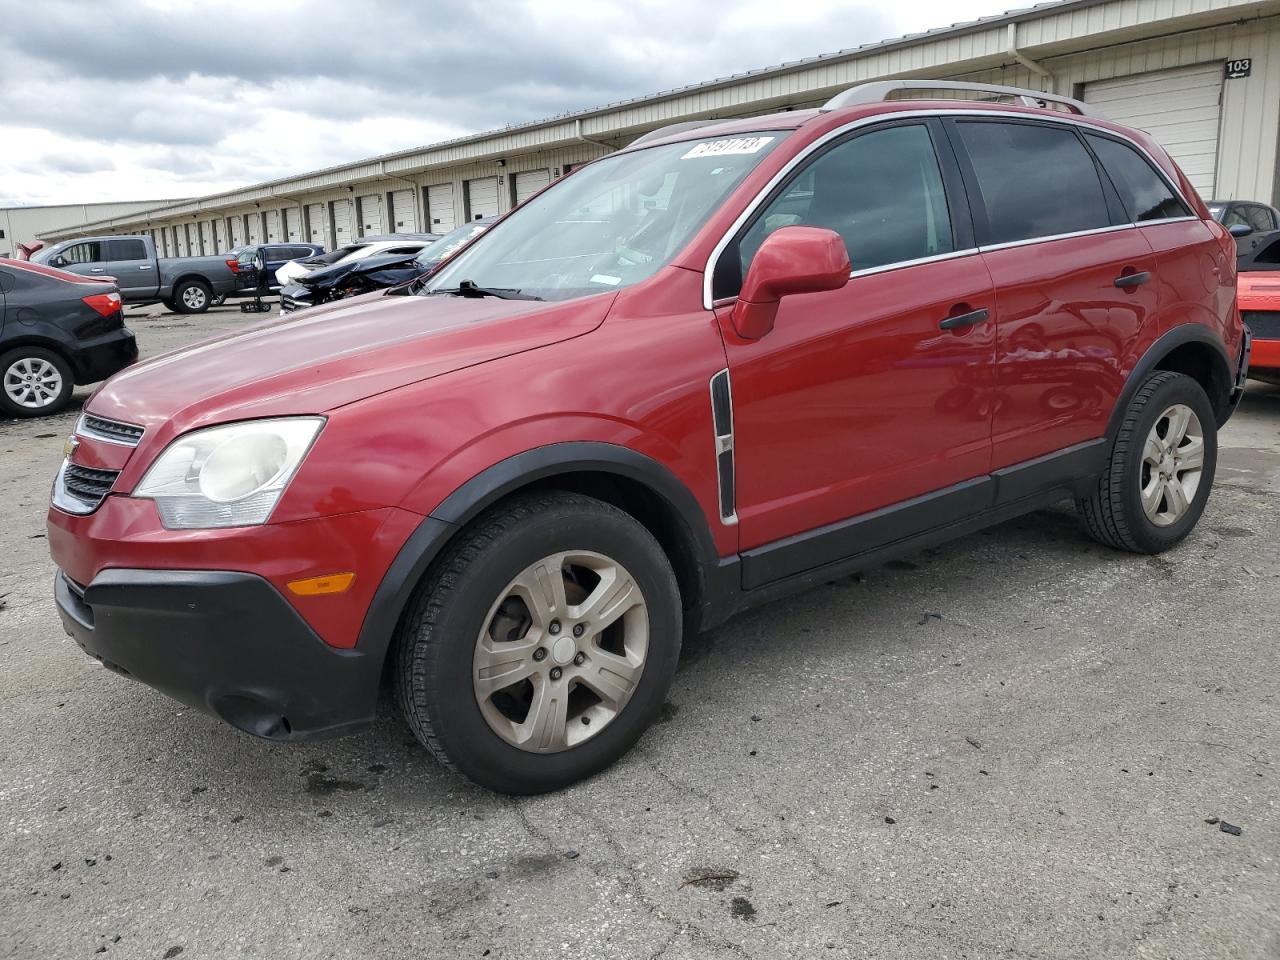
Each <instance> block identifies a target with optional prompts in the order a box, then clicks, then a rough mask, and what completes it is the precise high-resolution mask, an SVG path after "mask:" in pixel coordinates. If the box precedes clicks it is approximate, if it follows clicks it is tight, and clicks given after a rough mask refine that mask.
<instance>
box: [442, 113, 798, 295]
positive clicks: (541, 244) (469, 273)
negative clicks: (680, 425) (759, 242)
mask: <svg viewBox="0 0 1280 960" xmlns="http://www.w3.org/2000/svg"><path fill="white" fill-rule="evenodd" d="M784 136H785V133H784V132H766V133H757V134H751V135H748V136H739V137H724V138H717V139H709V140H692V141H683V142H681V143H672V144H667V145H666V146H661V147H650V148H648V149H645V150H637V151H635V152H634V153H623V154H618V155H616V156H612V157H606V158H604V159H603V160H599V161H597V162H595V163H592V164H591V165H589V166H587V167H584V168H583V169H582V170H580V171H578V172H576V173H573V174H572V175H570V176H568V177H566V178H565V179H564V180H561V181H560V182H559V183H557V184H554V185H553V186H552V187H551V188H550V189H549V190H545V191H543V192H542V193H540V194H538V195H537V196H536V197H534V198H533V199H531V200H529V201H528V202H526V203H525V204H524V205H523V206H521V207H519V208H518V209H516V210H514V211H513V212H512V213H511V214H510V215H509V216H508V217H507V218H506V219H505V220H503V221H502V224H501V226H499V227H497V228H496V229H494V230H493V231H492V232H491V233H489V234H486V235H485V236H484V237H482V238H481V239H479V240H477V241H476V242H475V243H474V244H472V245H471V246H469V247H468V248H467V249H466V250H464V251H462V252H461V253H459V254H458V256H457V257H456V258H454V260H453V261H452V262H451V263H449V264H447V265H445V266H444V267H443V268H441V270H440V272H439V273H438V274H436V275H435V276H434V277H433V278H432V279H431V280H430V281H428V283H427V285H426V287H425V288H424V291H423V292H424V293H427V294H432V293H453V292H457V291H459V290H465V289H466V288H468V287H470V288H471V289H472V293H471V295H474V290H475V288H480V289H482V290H487V291H490V292H493V293H495V294H497V295H502V294H503V293H514V294H518V295H520V296H523V297H536V298H538V299H543V300H568V299H571V298H573V297H581V296H586V295H588V294H592V293H599V292H601V291H604V290H616V289H618V288H620V287H625V286H629V285H630V284H633V283H638V282H640V281H641V280H644V279H646V278H648V277H650V276H651V275H653V274H654V273H655V272H657V270H658V269H659V268H660V267H662V266H664V265H665V264H667V263H668V262H670V260H671V258H672V257H674V256H675V255H676V254H677V253H678V252H679V251H680V250H681V248H682V247H684V245H685V244H686V243H688V241H689V238H690V237H692V236H693V234H694V232H695V231H696V230H697V229H698V228H699V227H701V226H702V224H703V223H704V222H706V219H707V217H708V216H710V215H711V213H712V211H714V210H715V209H716V207H718V206H719V205H720V203H721V202H722V201H723V200H724V198H725V196H726V195H727V194H728V193H729V191H730V190H732V189H733V188H734V187H735V186H736V185H737V184H738V183H739V182H740V181H741V180H742V178H743V177H744V176H746V174H747V173H748V171H750V170H751V169H752V168H753V167H755V166H756V165H757V164H758V163H759V162H760V161H761V160H762V159H763V158H764V157H765V156H767V155H768V154H769V152H770V151H771V150H773V148H774V147H776V146H777V145H778V143H779V142H780V141H781V140H782V138H783V137H784Z"/></svg>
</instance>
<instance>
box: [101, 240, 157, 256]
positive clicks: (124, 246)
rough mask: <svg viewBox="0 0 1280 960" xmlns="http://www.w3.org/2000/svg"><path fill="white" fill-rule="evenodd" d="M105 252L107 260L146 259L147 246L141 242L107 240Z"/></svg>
mask: <svg viewBox="0 0 1280 960" xmlns="http://www.w3.org/2000/svg"><path fill="white" fill-rule="evenodd" d="M107 251H108V253H107V259H109V260H145V259H147V245H146V244H145V243H143V242H142V241H141V240H109V241H108V242H107Z"/></svg>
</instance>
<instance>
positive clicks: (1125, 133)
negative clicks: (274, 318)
mask: <svg viewBox="0 0 1280 960" xmlns="http://www.w3.org/2000/svg"><path fill="white" fill-rule="evenodd" d="M907 86H910V87H925V88H930V87H946V88H947V89H948V91H950V90H951V89H953V85H947V84H929V83H925V84H920V83H910V84H907V83H905V82H890V83H887V84H884V83H881V84H871V85H864V86H861V87H857V88H854V89H852V90H850V91H847V92H846V93H844V94H841V95H840V96H837V97H836V98H835V99H834V100H832V101H831V102H830V103H828V104H827V105H826V106H825V107H824V108H822V109H818V110H804V111H795V112H788V113H781V114H775V115H772V116H764V117H752V118H749V119H737V120H727V121H719V122H714V123H708V124H702V125H689V124H682V125H679V126H678V127H677V128H674V129H668V130H659V131H656V132H654V133H651V134H649V135H647V136H645V137H642V138H641V139H640V140H638V141H637V142H635V143H633V144H632V145H631V146H630V147H628V148H627V149H625V150H621V151H619V152H617V153H614V154H611V155H609V156H607V157H604V158H603V159H600V160H598V161H596V162H594V163H592V164H590V165H588V166H585V167H583V168H581V169H579V170H576V171H574V173H573V174H572V175H570V176H568V177H565V178H564V179H562V180H560V181H557V182H555V183H554V184H553V185H552V186H550V187H549V188H547V189H546V190H544V191H543V192H542V193H541V194H539V195H538V196H537V197H535V198H533V199H531V200H529V201H528V202H526V203H525V204H523V205H522V206H521V207H520V208H519V209H517V210H515V211H514V212H512V213H511V214H509V215H508V216H507V217H505V218H504V219H502V220H500V221H499V222H498V223H496V224H495V225H494V226H493V227H491V228H490V230H489V231H488V232H487V233H486V234H484V235H483V236H482V237H480V238H479V239H478V240H477V241H476V242H475V243H474V244H472V245H471V246H469V247H468V248H467V249H466V250H464V251H463V252H461V253H460V254H459V255H458V256H457V257H456V258H454V259H453V260H452V261H451V262H450V263H449V264H447V265H445V266H444V267H443V268H442V269H441V270H439V271H438V272H437V273H436V274H434V275H433V276H432V277H431V278H430V280H428V281H427V282H426V283H424V284H416V285H412V286H410V287H399V288H395V289H392V290H389V291H381V292H377V293H372V294H367V295H365V296H362V297H357V298H354V299H351V300H346V301H342V302H340V303H335V304H330V305H326V306H321V307H317V308H315V309H312V310H308V311H306V312H305V313H301V314H299V315H297V317H296V318H293V319H290V320H288V321H285V322H277V323H274V324H268V325H263V326H259V327H256V328H254V329H251V330H248V331H244V332H240V333H237V334H234V335H231V336H227V337H224V338H222V339H217V340H212V341H207V342H205V343H202V344H199V345H196V346H193V347H191V348H189V349H187V350H184V351H179V352H176V353H171V354H168V355H166V356H162V357H158V358H156V359H154V360H151V361H148V362H145V363H142V364H140V365H138V366H136V367H134V368H133V369H131V370H129V371H127V372H125V373H123V374H121V375H120V376H117V377H116V378H115V379H114V380H112V381H110V382H109V383H108V384H107V385H106V386H105V387H104V388H103V389H101V390H100V391H99V392H98V393H97V394H96V395H95V396H94V397H93V398H92V400H91V401H90V402H89V404H88V405H87V408H86V412H85V416H84V419H83V420H82V421H81V423H80V425H79V427H78V428H77V431H76V436H75V445H74V449H73V451H72V453H71V455H70V456H69V457H68V459H67V460H66V462H65V463H64V464H63V466H62V469H61V471H60V473H59V475H58V477H57V481H56V485H55V489H54V494H53V506H52V509H51V510H50V513H49V544H50V549H51V550H52V553H53V557H54V559H55V560H56V562H57V565H58V567H59V568H60V569H59V573H58V574H57V579H56V584H55V591H56V596H57V604H58V608H59V610H60V612H61V615H62V618H63V621H64V623H65V625H66V628H67V630H68V631H69V632H70V633H71V635H72V636H73V637H74V638H75V639H76V641H77V642H78V643H79V644H80V645H81V646H82V647H84V649H85V650H86V651H87V652H88V653H90V654H92V655H93V656H95V657H97V658H99V659H100V660H102V661H103V662H104V663H105V664H107V666H109V667H111V668H112V669H114V670H117V671H119V672H121V673H124V674H127V675H130V676H133V677H135V678H137V679H138V680H141V681H143V682H144V683H148V684H151V685H152V686H155V687H157V688H159V689H160V690H162V691H164V692H166V693H168V694H170V695H172V696H173V697H176V698H177V699H179V700H181V701H183V702H185V703H188V704H192V705H194V706H197V707H199V708H201V709H204V710H206V711H208V712H210V713H212V714H214V715H216V716H218V717H221V718H222V719H223V720H225V721H227V722H228V723H230V724H232V725H233V726H236V727H238V728H240V729H241V730H245V731H248V732H250V733H253V734H257V735H258V736H262V737H269V738H273V739H278V740H288V739H296V738H306V737H316V736H322V735H332V734H338V733H347V732H351V731H354V730H358V729H361V728H364V727H367V726H368V725H369V724H370V722H371V721H372V719H373V716H374V708H375V703H376V702H377V693H378V689H379V683H380V680H381V679H382V678H383V677H384V675H386V676H387V677H388V678H389V680H390V682H391V683H392V684H394V686H395V689H396V690H397V691H398V698H399V701H400V704H401V706H402V708H403V711H404V714H405V716H406V717H407V720H408V723H409V725H410V726H411V727H412V729H413V730H414V732H415V733H416V734H417V736H418V737H419V739H420V740H421V741H422V742H423V744H425V745H426V747H427V748H428V749H429V750H430V751H431V752H432V753H433V754H435V755H436V756H437V757H439V758H440V759H441V760H443V761H445V762H447V763H449V764H452V765H453V766H455V767H456V768H457V769H459V770H461V771H462V772H463V773H465V774H466V775H467V776H469V777H471V778H473V779H474V780H476V781H478V782H479V783H481V784H484V785H487V786H489V787H491V788H493V789H496V790H501V791H508V792H512V793H528V792H536V791H544V790H549V789H554V788H557V787H560V786H562V785H565V784H568V783H571V782H573V781H575V780H577V779H579V778H581V777H584V776H587V775H590V774H592V773H594V772H596V771H598V770H600V769H602V768H603V767H605V766H606V765H608V764H609V763H611V762H613V761H614V760H615V759H617V758H618V757H619V756H620V755H622V754H623V753H624V752H625V751H626V750H627V749H628V748H629V747H630V746H631V745H632V744H633V743H634V742H635V741H636V739H637V738H638V737H639V736H640V734H641V733H642V731H643V730H644V729H645V727H646V726H647V725H648V724H649V723H650V722H651V721H652V719H653V718H654V716H655V715H656V714H657V712H658V710H659V709H660V707H661V705H662V703H663V699H664V697H665V695H666V692H667V689H668V687H669V685H670V683H671V680H672V677H673V675H674V672H675V669H676V661H677V656H678V654H679V650H680V643H681V637H682V636H684V635H688V634H689V633H691V632H693V631H697V630H700V629H705V628H707V627H708V626H711V625H714V624H717V623H719V622H721V621H723V620H724V619H725V618H727V617H729V616H730V615H732V614H734V613H735V612H737V611H740V610H742V609H744V608H746V607H749V606H751V605H753V604H757V603H761V602H764V601H767V600H771V599H774V598H777V597H781V596H783V595H787V594H791V593H794V592H796V591H799V590H802V589H804V588H806V587H809V586H812V585H814V584H819V583H823V582H825V581H829V580H831V579H832V578H833V577H838V576H841V575H843V574H845V573H847V572H849V571H850V570H853V569H855V568H858V567H866V566H868V565H872V564H878V563H880V562H882V561H883V560H884V559H885V558H887V557H890V556H893V555H895V554H901V553H904V552H907V551H911V550H916V549H919V548H920V547H921V546H922V545H926V544H930V543H935V542H938V541H940V540H943V539H946V538H949V537H954V536H958V535H961V534H964V533H967V532H970V531H973V530H976V529H978V528H980V527H983V526H986V525H988V524H992V523H996V522H999V521H1001V520H1004V519H1006V518H1009V517H1012V516H1015V515H1017V514H1021V513H1025V512H1027V511H1030V510H1035V509H1037V508H1040V507H1044V506H1046V505H1048V504H1051V503H1054V502H1056V501H1058V500H1061V499H1063V498H1074V499H1075V500H1076V501H1077V502H1078V503H1079V505H1080V508H1081V510H1082V512H1083V514H1084V518H1085V521H1086V523H1087V526H1088V529H1089V531H1090V532H1091V533H1092V535H1093V536H1094V537H1096V538H1097V539H1098V540H1100V541H1102V542H1103V543H1106V544H1110V545H1111V546H1114V547H1117V548H1120V549H1125V550H1131V551H1136V552H1139V553H1156V552H1158V551H1161V550H1165V549H1167V548H1169V547H1171V546H1173V545H1174V544H1176V543H1178V542H1179V541H1180V540H1182V539H1183V538H1184V537H1186V536H1187V534H1188V533H1190V532H1191V530H1192V528H1193V527H1194V526H1195V524H1196V522H1197V520H1198V519H1199V517H1200V515H1201V512H1202V511H1203V509H1204V506H1205V501H1206V499H1207V498H1208V496H1209V490H1210V487H1211V485H1212V482H1213V475H1214V466H1215V462H1216V455H1217V445H1216V439H1217V430H1218V428H1219V427H1220V426H1221V425H1222V424H1223V423H1224V422H1225V421H1226V419H1227V418H1228V417H1229V416H1230V414H1231V412H1232V410H1233V409H1234V406H1235V404H1236V402H1237V401H1238V398H1239V395H1240V390H1241V385H1242V382H1243V374H1244V369H1245V364H1246V361H1247V357H1246V341H1245V334H1244V328H1243V326H1242V324H1241V321H1240V316H1239V313H1238V312H1237V310H1236V304H1235V245H1234V242H1233V240H1232V238H1231V236H1230V235H1229V234H1228V232H1227V231H1226V229H1224V228H1223V227H1222V226H1221V225H1219V224H1217V223H1215V222H1214V221H1213V219H1212V218H1211V217H1210V216H1209V213H1208V211H1207V210H1206V209H1205V206H1204V204H1203V203H1202V201H1201V200H1200V199H1199V197H1197V196H1196V194H1195V191H1194V190H1193V189H1192V187H1191V185H1190V183H1189V182H1188V181H1187V179H1186V178H1185V177H1184V176H1183V175H1182V174H1181V173H1180V172H1179V170H1178V169H1177V168H1176V167H1175V166H1174V164H1173V163H1172V162H1171V161H1170V160H1169V157H1168V156H1167V154H1166V153H1165V152H1164V151H1163V150H1161V149H1160V147H1159V146H1157V145H1156V144H1155V143H1154V142H1153V141H1152V140H1151V138H1150V137H1148V136H1146V135H1145V134H1143V133H1140V132H1138V131H1135V130H1130V129H1127V128H1124V127H1121V126H1118V125H1116V124H1113V123H1108V122H1107V121H1106V120H1104V119H1102V118H1099V117H1095V116H1093V115H1091V114H1090V113H1089V108H1088V107H1086V106H1085V105H1084V104H1080V103H1077V102H1076V101H1073V100H1067V99H1063V98H1057V97H1053V96H1050V95H1047V94H1042V93H1031V92H1028V91H1019V90H1011V89H1009V88H990V87H984V88H974V87H972V86H966V87H964V88H963V89H966V90H975V89H977V90H978V91H979V92H980V94H981V95H982V96H983V97H986V98H988V102H965V101H959V100H954V99H945V100H894V99H891V96H892V95H895V94H896V93H897V92H898V91H899V90H900V89H902V88H903V87H907ZM997 96H998V97H1002V98H1004V99H1006V100H1010V99H1011V100H1013V101H1014V102H1012V103H1001V102H995V101H992V100H991V98H992V97H997ZM800 654H801V655H803V651H800Z"/></svg>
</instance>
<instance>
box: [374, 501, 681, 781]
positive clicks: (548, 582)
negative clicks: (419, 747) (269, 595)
mask: <svg viewBox="0 0 1280 960" xmlns="http://www.w3.org/2000/svg"><path fill="white" fill-rule="evenodd" d="M680 631H681V614H680V594H679V590H678V588H677V585H676V580H675V575H674V574H673V572H672V569H671V565H670V563H669V562H668V560H667V557H666V555H665V554H664V553H663V551H662V548H661V547H660V546H659V545H658V543H657V541H656V540H655V539H654V538H653V536H652V534H650V533H649V531H648V530H646V529H645V528H644V527H643V526H641V525H640V524H639V523H637V522H636V520H635V519H633V518H632V517H631V516H630V515H628V514H626V513H624V512H622V511H621V510H619V509H617V508H616V507H613V506H611V505H609V504H607V503H604V502H602V501H599V500H595V499H593V498H590V497H585V496H580V495H577V494H570V493H560V492H550V493H541V494H535V495H529V496H524V497H520V498H518V499H515V500H512V501H510V502H508V503H506V504H502V505H499V506H498V507H495V508H494V509H492V510H490V511H489V512H488V513H486V514H485V515H483V516H481V517H480V518H479V519H477V520H476V521H475V522H474V524H472V526H471V527H470V528H468V529H467V530H465V531H463V532H462V533H461V534H460V535H459V537H458V539H457V542H455V543H454V544H452V545H451V546H450V547H449V548H448V550H447V552H446V553H445V555H444V556H443V557H442V558H441V559H440V560H439V561H438V563H437V564H436V565H435V566H434V567H433V569H432V571H431V572H430V573H429V575H428V577H427V579H426V580H425V581H424V583H423V584H422V586H421V587H420V588H419V590H418V593H417V595H416V596H415V599H414V601H413V604H412V606H411V609H410V611H409V614H408V616H407V617H406V618H405V621H404V624H403V626H402V628H401V635H400V636H399V637H398V645H399V649H398V657H397V681H396V685H397V688H398V691H399V695H400V702H401V706H402V708H403V711H404V715H405V718H406V720H407V721H408V723H409V726H410V728H411V729H412V730H413V732H414V734H415V735H416V736H417V737H418V739H419V740H421V741H422V743H423V744H425V745H426V746H427V748H428V749H430V750H431V752H432V753H433V754H434V755H435V756H436V757H437V758H438V759H440V760H442V761H443V762H445V763H446V764H448V765H451V766H454V767H456V768H457V769H458V770H460V771H461V772H462V773H464V774H466V775H467V776H468V777H470V778H471V779H472V780H474V781H476V782H477V783H479V784H481V785H482V786H485V787H489V788H490V789H493V790H497V791H500V792H502V793H512V794H531V793H542V792H545V791H548V790H555V789H558V788H560V787H563V786H567V785H568V784H571V783H573V782H575V781H577V780H580V779H582V778H584V777H587V776H590V775H592V774H594V773H596V772H598V771H599V770H601V769H603V768H604V767H606V766H608V765H609V764H611V763H613V762H614V761H615V760H616V759H618V758H619V757H620V756H622V755H623V754H624V753H625V752H626V751H627V750H628V749H629V748H630V747H631V746H632V744H634V743H635V742H636V740H637V739H639V737H640V735H641V734H642V733H643V732H644V730H645V729H646V728H647V727H648V726H649V724H650V723H651V722H652V721H653V719H654V717H655V716H656V715H657V712H658V710H659V708H660V707H661V705H662V702H663V699H664V697H665V696H666V693H667V689H668V688H669V687H670V685H671V680H672V678H673V676H674V675H675V668H676V662H677V660H678V658H679V652H680Z"/></svg>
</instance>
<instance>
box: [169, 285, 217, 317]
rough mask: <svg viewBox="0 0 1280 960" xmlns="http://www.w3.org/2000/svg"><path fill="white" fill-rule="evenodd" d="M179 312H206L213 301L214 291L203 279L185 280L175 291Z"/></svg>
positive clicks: (174, 296)
mask: <svg viewBox="0 0 1280 960" xmlns="http://www.w3.org/2000/svg"><path fill="white" fill-rule="evenodd" d="M173 300H174V303H175V305H176V306H177V309H178V312H179V313H204V312H205V311H206V310H208V309H209V305H210V304H211V303H212V302H213V291H212V290H210V289H209V285H208V284H207V283H205V282H204V281H203V280H183V281H182V282H181V283H180V284H178V286H177V287H176V288H175V289H174V291H173Z"/></svg>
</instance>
